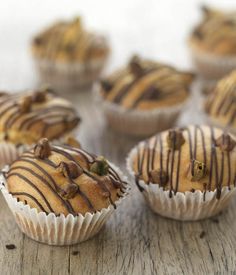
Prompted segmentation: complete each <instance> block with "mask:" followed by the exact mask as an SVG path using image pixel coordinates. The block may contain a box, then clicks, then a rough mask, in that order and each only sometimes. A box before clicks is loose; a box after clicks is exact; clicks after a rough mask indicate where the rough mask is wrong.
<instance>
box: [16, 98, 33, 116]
mask: <svg viewBox="0 0 236 275" xmlns="http://www.w3.org/2000/svg"><path fill="white" fill-rule="evenodd" d="M31 104H32V98H31V96H25V97H24V98H23V100H22V102H21V103H20V104H19V111H20V113H28V112H29V111H30V109H31Z"/></svg>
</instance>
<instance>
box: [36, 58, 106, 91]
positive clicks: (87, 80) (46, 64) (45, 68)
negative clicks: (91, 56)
mask: <svg viewBox="0 0 236 275" xmlns="http://www.w3.org/2000/svg"><path fill="white" fill-rule="evenodd" d="M106 59H107V58H106V57H103V58H97V59H95V60H93V61H90V62H87V63H79V62H77V63H75V62H74V63H72V62H71V63H59V62H53V61H50V60H45V59H40V58H37V57H34V63H35V67H36V70H37V72H38V74H39V76H40V80H41V81H42V82H43V83H49V84H50V85H52V87H53V88H55V89H56V90H57V91H58V92H70V91H78V90H79V89H80V88H84V87H87V86H89V85H91V84H92V83H93V82H94V81H95V80H96V79H97V78H98V77H99V75H100V73H101V72H102V70H103V68H104V66H105V63H106Z"/></svg>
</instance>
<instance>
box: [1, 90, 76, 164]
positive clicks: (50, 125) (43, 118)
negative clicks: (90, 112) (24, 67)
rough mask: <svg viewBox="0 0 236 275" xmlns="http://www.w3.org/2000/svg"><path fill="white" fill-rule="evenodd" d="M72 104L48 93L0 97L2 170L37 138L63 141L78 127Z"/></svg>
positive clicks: (7, 94)
mask: <svg viewBox="0 0 236 275" xmlns="http://www.w3.org/2000/svg"><path fill="white" fill-rule="evenodd" d="M79 122H80V118H79V116H78V115H77V113H76V111H75V109H74V108H73V106H72V104H71V103H69V102H68V101H66V100H65V99H62V98H60V97H58V96H57V95H56V94H55V93H54V92H53V91H52V90H50V89H41V90H37V91H27V92H23V93H14V94H13V93H6V92H1V94H0V147H1V152H2V154H1V157H0V160H1V161H0V162H1V166H3V165H5V164H8V163H10V162H11V161H13V160H14V159H15V158H16V157H17V156H18V153H19V151H20V150H22V149H23V147H27V146H30V145H32V144H35V142H37V141H38V140H39V139H40V138H42V137H47V138H48V139H49V140H57V139H61V138H64V137H65V136H66V135H67V134H69V133H71V132H72V131H73V130H74V129H75V128H76V127H77V126H78V124H79Z"/></svg>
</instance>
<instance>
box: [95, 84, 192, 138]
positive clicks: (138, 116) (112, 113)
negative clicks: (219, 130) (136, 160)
mask: <svg viewBox="0 0 236 275" xmlns="http://www.w3.org/2000/svg"><path fill="white" fill-rule="evenodd" d="M93 92H94V97H95V100H97V101H98V102H99V103H100V105H101V106H102V109H103V112H104V114H105V117H106V119H107V122H108V123H109V125H110V126H111V127H112V128H113V129H114V130H116V131H118V132H121V133H124V134H127V135H130V136H134V137H148V136H151V135H153V134H155V133H157V132H160V131H163V130H166V129H168V128H171V127H172V126H173V125H174V124H175V122H176V121H177V119H178V117H179V115H180V113H181V111H182V110H184V109H185V107H186V105H187V104H188V102H189V100H188V99H186V100H185V101H184V102H182V103H180V104H178V105H175V106H171V107H165V108H157V109H153V110H150V111H140V110H127V109H125V108H123V107H122V106H119V105H118V104H114V103H112V102H109V101H106V100H104V99H103V98H102V96H101V94H100V92H99V86H98V85H97V84H96V85H94V89H93Z"/></svg>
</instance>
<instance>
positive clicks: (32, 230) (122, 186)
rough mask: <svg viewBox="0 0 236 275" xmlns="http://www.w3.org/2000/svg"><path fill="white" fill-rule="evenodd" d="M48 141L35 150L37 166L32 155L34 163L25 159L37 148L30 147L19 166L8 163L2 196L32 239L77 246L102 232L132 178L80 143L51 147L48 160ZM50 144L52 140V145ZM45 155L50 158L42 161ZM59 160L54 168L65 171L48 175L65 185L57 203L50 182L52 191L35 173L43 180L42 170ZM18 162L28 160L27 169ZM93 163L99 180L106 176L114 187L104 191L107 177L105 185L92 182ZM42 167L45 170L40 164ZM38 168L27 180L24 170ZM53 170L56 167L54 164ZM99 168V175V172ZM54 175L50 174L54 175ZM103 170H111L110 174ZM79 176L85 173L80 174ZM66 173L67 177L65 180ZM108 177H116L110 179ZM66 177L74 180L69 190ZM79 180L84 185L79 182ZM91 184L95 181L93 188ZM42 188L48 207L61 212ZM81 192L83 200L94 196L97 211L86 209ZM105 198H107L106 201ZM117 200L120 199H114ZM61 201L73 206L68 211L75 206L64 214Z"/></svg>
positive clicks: (2, 179) (53, 205)
mask: <svg viewBox="0 0 236 275" xmlns="http://www.w3.org/2000/svg"><path fill="white" fill-rule="evenodd" d="M45 144H46V143H42V142H41V143H40V144H38V145H39V147H37V148H38V149H35V150H36V151H34V154H35V153H36V154H39V155H40V158H41V159H40V160H39V159H36V158H35V159H34V160H33V164H32V158H30V159H28V161H31V164H30V162H28V163H27V162H24V161H25V160H24V159H27V158H28V157H29V155H31V156H32V154H31V153H32V151H31V153H30V151H28V152H27V153H24V154H23V155H22V157H21V158H19V160H18V161H16V162H15V164H13V165H12V166H11V167H10V168H9V167H5V169H4V170H3V173H2V174H1V191H2V194H3V196H4V198H5V200H6V202H7V204H8V206H9V208H10V209H11V211H12V213H13V215H14V217H15V220H16V222H17V224H18V226H19V228H20V229H21V230H22V232H23V233H25V234H26V235H27V236H28V237H30V238H31V239H33V240H36V241H39V242H42V243H46V244H49V245H72V244H77V243H80V242H83V241H85V240H87V239H89V238H92V237H93V236H94V235H96V234H97V233H98V232H99V231H100V230H101V228H102V227H103V225H104V224H105V222H106V221H107V219H108V218H109V217H110V215H111V214H112V213H113V212H114V210H115V209H116V207H117V206H118V205H119V204H120V203H121V201H122V200H123V199H124V198H125V196H126V195H127V192H128V186H127V183H126V177H125V176H124V175H123V173H122V172H121V171H120V170H119V168H117V167H116V166H114V165H113V164H111V163H108V162H107V161H106V160H105V159H104V158H103V159H101V158H95V156H94V155H90V154H88V153H87V152H85V151H83V150H82V149H78V148H75V147H60V146H55V145H53V146H51V147H50V148H51V155H50V156H47V160H46V159H45V158H44V157H45V156H46V155H45V154H47V152H46V151H45V147H44V146H45ZM47 146H48V144H47V145H46V147H47ZM40 150H41V151H40ZM62 151H63V152H64V153H63V155H61V152H62ZM64 154H65V155H64ZM68 154H69V155H70V156H71V157H73V159H74V160H75V161H68V160H69V158H70V157H69V158H67V157H68ZM65 156H66V157H65ZM42 157H43V158H44V159H42ZM81 157H82V158H83V157H85V158H86V157H88V159H87V160H88V163H87V164H86V165H85V166H84V164H85V163H83V159H81ZM90 158H91V159H90ZM92 159H93V162H91V163H90V160H92ZM43 160H44V161H45V162H44V164H42V163H43ZM54 161H55V162H57V163H56V164H57V166H55V167H56V168H55V167H54V168H55V169H59V170H58V172H59V174H58V173H57V172H56V173H55V172H52V171H48V172H47V173H46V174H45V175H44V177H46V178H47V177H48V178H51V180H52V179H57V182H56V183H57V184H58V187H60V188H61V190H60V192H59V193H58V195H57V198H58V201H57V202H55V201H54V200H53V199H55V198H53V197H51V200H49V197H50V195H49V193H50V192H51V190H50V188H49V185H48V186H47V189H45V188H44V187H42V186H41V185H42V183H41V185H39V184H38V183H39V182H38V183H37V180H34V181H31V180H32V179H33V177H36V176H37V177H38V178H40V175H38V173H39V171H40V170H42V169H45V167H46V166H47V165H48V164H45V163H49V162H54ZM18 163H24V164H25V168H22V167H21V168H20V170H19V169H18V168H17V167H18V165H17V164H18ZM88 164H89V165H90V166H91V167H90V168H91V169H90V170H91V171H93V172H91V171H90V172H91V173H92V176H93V178H96V179H98V178H99V179H100V180H101V179H103V180H104V179H105V177H106V180H104V182H105V181H106V184H105V185H104V186H105V187H107V188H108V187H109V188H110V189H109V190H108V189H104V190H103V189H102V188H101V181H100V183H99V185H100V186H96V183H92V180H91V181H90V182H86V180H88V179H85V178H86V176H85V174H86V173H90V172H88V170H87V167H86V166H87V165H88ZM39 165H40V168H36V167H38V166H39ZM45 165H46V166H45ZM33 167H34V171H33V173H34V175H33V176H32V175H31V176H30V175H29V176H28V177H27V178H26V179H25V178H24V177H26V174H24V173H26V172H24V169H25V171H29V169H31V168H33ZM59 167H60V168H59ZM85 167H86V168H85ZM48 169H49V170H50V168H49V167H48ZM80 169H81V170H80ZM96 169H97V170H96ZM98 172H99V175H96V173H98ZM27 173H28V172H27ZM49 173H50V176H49V175H48V174H49ZM76 173H81V174H76ZM102 173H108V174H107V175H106V176H105V175H103V174H102ZM36 174H37V175H36ZM56 174H57V175H56ZM77 176H79V177H78V178H76V177H77ZM11 177H13V178H14V179H12V181H10V178H11ZM62 177H64V179H63V178H62ZM79 178H80V179H79ZM108 178H109V179H110V182H109V181H107V179H108ZM22 179H24V186H23V184H22V183H23V182H22V181H23V180H22ZM35 179H36V178H35ZM44 180H45V179H44ZM61 180H63V181H64V182H65V183H67V185H68V182H70V188H68V186H67V188H65V184H64V185H61V183H62V182H61ZM98 181H99V180H98ZM112 181H114V182H115V183H114V184H113V183H112ZM29 182H31V184H33V185H34V188H35V190H37V192H38V195H35V191H32V190H30V187H29V185H30V184H29ZM45 182H46V181H44V183H45ZM72 182H73V183H72ZM75 182H76V183H77V184H78V185H76V183H75ZM27 183H28V184H27ZM84 184H85V185H86V184H87V187H85V185H84ZM91 184H94V185H93V186H92V187H91ZM19 185H20V187H19ZM72 185H73V188H77V189H76V190H75V189H73V188H72V187H71V186H72ZM83 185H84V186H83ZM89 185H90V187H89ZM111 185H112V186H113V187H114V189H113V190H112V189H111ZM30 186H31V185H30ZM76 186H77V187H76ZM82 187H83V188H82ZM86 188H87V189H86ZM54 191H55V190H54ZM40 192H41V193H42V194H43V196H44V198H46V200H48V204H49V206H48V207H49V208H50V207H51V208H53V210H55V212H51V211H48V209H46V208H47V206H46V204H44V203H43V202H42V200H41V199H40V196H39V194H40ZM107 192H110V197H109V198H111V197H112V198H111V202H108V200H109V199H108V196H109V195H108V194H107ZM116 192H117V193H116ZM81 194H83V196H84V197H83V198H85V197H86V198H87V199H89V200H90V202H92V204H93V207H94V211H88V210H87V209H86V207H83V205H84V202H83V198H82V197H81ZM33 198H34V199H33ZM101 198H103V202H102V204H101V201H100V200H101ZM104 198H105V201H106V202H105V201H104ZM114 198H115V199H114ZM113 199H114V201H112V200H113ZM59 200H60V201H63V203H64V205H67V206H70V207H71V210H70V211H68V209H70V208H65V209H64V211H61V212H63V213H60V209H63V207H62V205H61V204H60V201H59ZM73 200H74V202H73ZM75 202H76V204H75ZM35 203H36V204H35ZM79 205H80V206H79ZM34 206H36V207H34ZM76 207H77V208H81V209H80V210H82V211H81V212H73V211H75V210H76V209H75V208H76ZM43 208H44V211H43ZM90 210H91V209H90Z"/></svg>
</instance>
